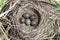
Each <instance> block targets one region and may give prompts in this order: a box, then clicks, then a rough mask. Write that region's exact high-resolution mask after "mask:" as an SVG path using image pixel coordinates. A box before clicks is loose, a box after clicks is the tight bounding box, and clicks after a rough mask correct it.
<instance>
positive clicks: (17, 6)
mask: <svg viewBox="0 0 60 40" xmlns="http://www.w3.org/2000/svg"><path fill="white" fill-rule="evenodd" d="M16 2H17V3H16ZM10 7H11V9H9V8H10ZM8 10H10V11H9V12H8V13H7V14H6V15H4V16H3V17H1V19H0V22H1V23H2V27H3V31H4V33H5V34H7V38H8V39H10V40H54V39H55V36H56V35H57V32H58V33H59V31H58V28H59V26H60V24H59V22H60V21H59V11H58V10H56V9H55V8H54V7H53V6H52V5H51V4H50V3H47V2H44V1H32V0H30V1H28V0H27V1H24V0H18V1H17V0H10V1H9V2H8V3H7V4H5V5H4V6H3V8H2V10H1V13H4V12H6V11H8ZM33 15H35V16H33ZM32 16H33V17H32ZM57 38H58V37H56V40H59V39H57Z"/></svg>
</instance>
